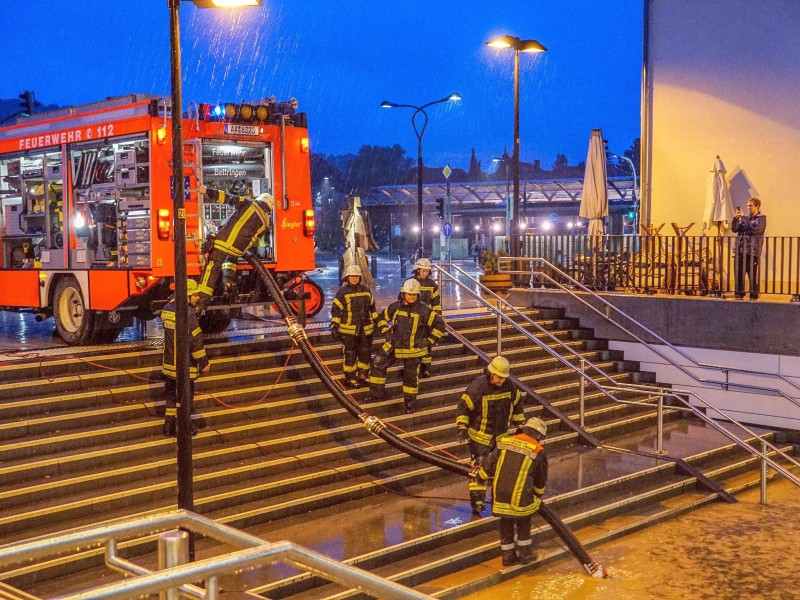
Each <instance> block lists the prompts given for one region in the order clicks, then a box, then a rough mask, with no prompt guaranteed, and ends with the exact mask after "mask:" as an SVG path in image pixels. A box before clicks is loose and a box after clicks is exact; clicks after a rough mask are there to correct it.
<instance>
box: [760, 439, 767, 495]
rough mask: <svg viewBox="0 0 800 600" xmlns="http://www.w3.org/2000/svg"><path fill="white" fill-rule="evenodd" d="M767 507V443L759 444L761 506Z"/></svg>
mask: <svg viewBox="0 0 800 600" xmlns="http://www.w3.org/2000/svg"><path fill="white" fill-rule="evenodd" d="M766 505H767V443H766V442H764V441H762V442H761V506H766Z"/></svg>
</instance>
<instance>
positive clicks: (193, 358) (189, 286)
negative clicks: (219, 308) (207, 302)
mask: <svg viewBox="0 0 800 600" xmlns="http://www.w3.org/2000/svg"><path fill="white" fill-rule="evenodd" d="M186 294H187V296H188V302H189V319H188V320H189V336H190V339H189V340H188V341H189V344H190V347H189V352H190V357H189V398H188V400H189V403H190V404H192V403H193V402H194V380H195V379H197V378H198V377H199V376H200V373H208V371H209V370H211V363H209V362H208V357H207V356H206V349H205V346H203V332H202V331H201V329H200V324H199V323H198V321H197V312H196V311H195V310H194V307H195V305H196V304H197V301H198V300H199V299H200V293H199V292H198V290H197V282H196V281H195V280H194V279H188V280H187V281H186ZM175 302H177V300H176V299H175V298H174V297H173V298H172V300H170V301H169V302H168V303H167V305H166V306H164V308H163V310H162V311H161V320H162V321H163V322H164V355H163V358H162V364H161V374H162V375H163V377H164V400H165V401H166V405H167V406H166V413H165V418H164V435H166V436H174V435H175V433H176V427H175V421H176V419H175V417H176V416H177V415H178V408H177V404H178V387H177V385H176V381H175V380H176V378H177V374H176V369H175V360H176V356H177V354H178V350H177V347H178V343H179V340H178V338H177V336H176V335H175ZM180 342H181V343H186V340H180ZM192 412H194V411H192ZM195 428H196V426H195V424H194V421H192V435H194V433H195Z"/></svg>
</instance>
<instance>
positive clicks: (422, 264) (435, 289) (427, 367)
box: [413, 258, 442, 377]
mask: <svg viewBox="0 0 800 600" xmlns="http://www.w3.org/2000/svg"><path fill="white" fill-rule="evenodd" d="M432 268H433V265H431V261H430V260H428V259H427V258H420V259H419V260H418V261H417V262H416V263H415V264H414V277H413V279H416V280H417V281H419V299H420V300H422V301H423V302H424V303H425V304H427V305H428V306H430V307H431V308H432V309H433V310H435V311H436V312H437V313H439V315H441V314H442V297H441V296H440V295H439V286H438V285H437V284H436V282H435V281H434V280H433V279H431V276H430V275H431V269H432ZM431 362H432V361H431V353H430V350H429V351H428V353H427V354H426V355H425V356H423V357H422V359H421V364H420V367H419V376H420V377H430V375H431Z"/></svg>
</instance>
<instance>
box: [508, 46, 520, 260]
mask: <svg viewBox="0 0 800 600" xmlns="http://www.w3.org/2000/svg"><path fill="white" fill-rule="evenodd" d="M508 233H509V235H510V236H511V256H519V44H518V45H517V46H516V47H515V48H514V198H513V200H512V204H511V231H509V232H508Z"/></svg>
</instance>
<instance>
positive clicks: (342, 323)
mask: <svg viewBox="0 0 800 600" xmlns="http://www.w3.org/2000/svg"><path fill="white" fill-rule="evenodd" d="M377 321H378V311H377V309H376V308H375V299H374V298H373V297H372V291H371V290H370V289H369V288H368V287H367V286H365V285H364V284H363V283H361V282H359V283H357V284H356V285H351V284H350V283H345V284H344V285H343V286H342V287H340V288H339V290H338V291H337V292H336V297H335V298H334V299H333V306H331V329H338V330H339V333H341V334H343V335H356V336H360V335H372V334H373V333H374V331H375V323H376V322H377Z"/></svg>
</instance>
